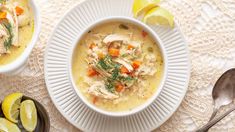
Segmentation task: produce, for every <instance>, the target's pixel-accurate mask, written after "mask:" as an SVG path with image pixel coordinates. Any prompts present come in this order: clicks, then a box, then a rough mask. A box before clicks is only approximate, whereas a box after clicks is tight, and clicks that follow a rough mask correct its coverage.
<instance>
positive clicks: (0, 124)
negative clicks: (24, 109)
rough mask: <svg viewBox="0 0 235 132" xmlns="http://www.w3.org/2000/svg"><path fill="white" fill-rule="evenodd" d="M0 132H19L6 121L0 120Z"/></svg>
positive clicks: (15, 126) (12, 124) (13, 125)
mask: <svg viewBox="0 0 235 132" xmlns="http://www.w3.org/2000/svg"><path fill="white" fill-rule="evenodd" d="M0 132H20V129H19V128H18V127H17V125H16V124H14V123H12V122H10V121H8V120H7V119H5V118H0Z"/></svg>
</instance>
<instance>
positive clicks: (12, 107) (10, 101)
mask: <svg viewBox="0 0 235 132" xmlns="http://www.w3.org/2000/svg"><path fill="white" fill-rule="evenodd" d="M22 97H23V94H22V93H12V94H10V95H8V96H6V97H5V98H4V100H3V103H2V111H3V114H4V115H5V117H6V118H7V119H8V120H9V121H11V122H14V123H17V122H18V116H19V108H20V102H21V99H22Z"/></svg>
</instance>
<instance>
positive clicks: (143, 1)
mask: <svg viewBox="0 0 235 132" xmlns="http://www.w3.org/2000/svg"><path fill="white" fill-rule="evenodd" d="M159 3H160V0H134V3H133V7H132V12H133V13H134V17H138V16H139V15H141V14H143V13H146V12H147V11H148V10H150V9H152V8H154V7H156V6H158V4H159Z"/></svg>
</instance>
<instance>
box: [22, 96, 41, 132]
mask: <svg viewBox="0 0 235 132" xmlns="http://www.w3.org/2000/svg"><path fill="white" fill-rule="evenodd" d="M20 120H21V123H22V125H23V127H24V128H25V129H26V130H27V131H30V132H31V131H34V129H35V128H36V126H37V110H36V107H35V104H34V102H33V101H32V100H25V101H23V102H22V103H21V105H20Z"/></svg>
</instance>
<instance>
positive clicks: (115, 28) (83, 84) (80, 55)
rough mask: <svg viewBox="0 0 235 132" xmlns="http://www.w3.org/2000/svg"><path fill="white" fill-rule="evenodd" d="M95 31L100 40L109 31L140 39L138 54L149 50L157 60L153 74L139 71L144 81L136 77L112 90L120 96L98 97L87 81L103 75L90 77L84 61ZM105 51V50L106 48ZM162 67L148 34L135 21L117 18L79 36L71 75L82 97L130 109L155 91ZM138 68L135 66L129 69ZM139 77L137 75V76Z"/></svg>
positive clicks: (97, 103) (102, 105)
mask: <svg viewBox="0 0 235 132" xmlns="http://www.w3.org/2000/svg"><path fill="white" fill-rule="evenodd" d="M120 25H121V26H120ZM123 25H124V26H123ZM96 34H101V39H102V40H104V37H106V36H107V35H110V34H121V35H127V36H128V37H130V38H131V41H138V42H141V51H142V52H141V54H142V55H141V56H144V55H148V54H154V55H155V57H156V61H154V63H153V64H154V66H153V67H152V68H154V69H155V70H156V72H155V73H154V74H153V75H146V76H145V75H141V77H140V78H141V81H140V82H142V83H143V84H142V85H141V86H139V83H138V81H136V82H135V83H134V84H133V85H132V86H130V87H128V88H124V90H122V91H121V92H116V91H115V92H114V93H115V94H117V95H118V96H119V97H118V98H115V99H110V98H109V99H107V98H103V97H102V96H101V97H99V96H98V97H97V96H96V95H94V94H91V93H89V92H88V91H89V90H88V89H89V88H90V87H91V84H89V81H90V82H91V83H92V81H97V80H98V81H102V77H101V78H100V77H99V76H100V74H99V75H97V76H94V77H90V76H88V74H87V69H88V67H89V65H88V63H87V61H86V58H87V57H88V56H89V52H88V51H89V50H90V46H89V45H90V43H91V42H93V41H96V37H94V35H96ZM104 53H105V54H108V53H106V52H104ZM120 56H121V50H120ZM117 58H118V57H117ZM114 59H116V58H114ZM144 63H145V62H142V64H141V65H140V68H141V66H142V65H144ZM163 68H164V66H163V58H162V54H161V52H160V49H159V47H158V46H157V44H156V42H155V41H154V40H153V39H152V38H151V36H150V35H148V34H147V33H146V32H145V31H143V30H142V29H140V28H139V27H137V26H135V25H132V24H129V23H120V22H112V23H107V24H104V25H100V26H98V27H95V28H94V29H91V30H90V31H89V32H88V33H87V34H86V35H85V36H83V37H82V39H81V41H80V42H79V43H78V45H77V47H76V49H75V51H74V55H73V61H72V74H73V79H74V81H75V84H76V86H77V88H78V89H79V90H80V91H81V93H82V94H83V95H84V96H85V98H86V99H87V100H89V102H91V103H92V104H94V105H95V106H96V107H98V108H101V109H103V110H106V111H113V112H118V111H128V110H132V109H134V108H136V107H138V106H140V105H142V104H143V103H145V102H146V101H147V100H148V99H149V98H150V97H151V96H152V95H153V94H154V93H155V92H156V90H157V88H158V85H159V83H160V81H161V78H162V72H163ZM137 71H138V69H137V70H136V71H132V72H137ZM149 72H150V71H149ZM119 74H121V73H119ZM124 74H125V73H124ZM124 74H123V75H124ZM128 75H129V73H128ZM138 76H140V75H138ZM140 78H137V80H138V79H140ZM90 79H91V80H90Z"/></svg>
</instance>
